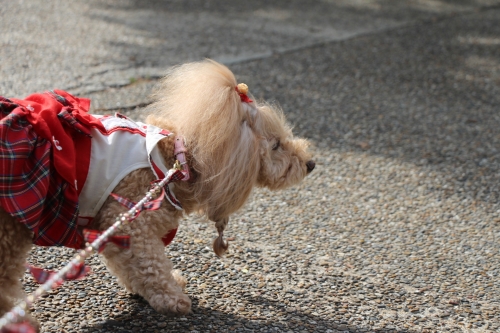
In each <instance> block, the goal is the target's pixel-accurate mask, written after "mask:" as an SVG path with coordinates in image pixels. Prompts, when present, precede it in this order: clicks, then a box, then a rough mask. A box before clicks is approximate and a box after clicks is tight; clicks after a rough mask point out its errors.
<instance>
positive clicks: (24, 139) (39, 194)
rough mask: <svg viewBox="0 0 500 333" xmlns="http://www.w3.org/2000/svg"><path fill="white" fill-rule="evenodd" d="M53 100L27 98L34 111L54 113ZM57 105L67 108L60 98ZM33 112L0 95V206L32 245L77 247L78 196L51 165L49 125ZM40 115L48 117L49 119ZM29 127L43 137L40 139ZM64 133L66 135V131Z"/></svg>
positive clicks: (79, 238)
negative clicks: (28, 232)
mask: <svg viewBox="0 0 500 333" xmlns="http://www.w3.org/2000/svg"><path fill="white" fill-rule="evenodd" d="M66 94H67V93H66ZM54 95H57V94H56V93H55V92H52V93H51V95H47V94H36V95H32V96H30V97H31V98H32V100H34V101H33V102H32V104H33V105H35V106H36V107H38V108H40V105H41V106H45V105H46V104H49V105H50V106H51V107H55V109H54V110H51V111H53V112H54V113H58V112H59V111H61V109H62V108H63V107H64V105H63V104H60V103H58V102H54V100H53V97H50V96H54ZM67 95H69V94H67ZM33 96H35V97H36V98H35V97H33ZM69 96H71V95H69ZM47 99H50V100H52V102H50V101H48V102H47ZM57 100H58V101H63V102H64V104H67V103H69V102H68V101H67V100H66V99H65V98H64V97H63V96H59V97H58V98H57ZM29 101H31V100H29ZM29 101H28V102H29ZM35 101H36V102H35ZM28 102H26V103H28ZM44 102H47V103H46V104H43V103H44ZM33 110H35V108H34V107H32V106H31V104H27V105H24V106H23V105H20V104H19V103H14V102H12V101H11V100H9V99H6V98H4V97H1V96H0V117H1V120H0V206H2V208H3V209H4V210H5V211H6V212H8V213H9V214H10V215H12V216H13V217H15V218H16V219H17V220H19V222H21V223H23V224H25V225H26V226H27V227H28V228H30V229H31V231H33V233H34V236H33V243H34V244H37V245H56V246H68V247H73V248H80V247H81V246H82V245H83V237H82V235H81V234H80V233H78V230H77V223H76V220H77V215H78V193H77V191H76V189H75V188H74V187H73V186H70V185H69V184H68V182H67V181H66V180H65V179H64V178H63V177H62V176H61V173H60V172H58V170H57V168H56V166H55V165H54V161H53V158H52V155H53V152H52V142H51V141H50V139H48V138H50V133H51V132H50V122H49V121H48V120H46V119H45V118H44V116H41V115H39V114H37V113H36V112H33ZM44 111H45V113H46V114H48V116H49V118H50V117H51V116H52V113H47V112H46V111H47V110H46V109H44ZM37 117H39V118H37ZM33 119H40V121H38V122H37V121H33ZM55 119H57V117H56V118H55ZM56 121H57V120H56ZM33 124H36V125H37V126H39V128H41V130H40V132H43V133H44V134H45V135H44V136H42V135H39V133H38V131H36V130H35V125H33ZM40 124H43V126H44V127H42V126H41V125H40ZM57 126H60V125H57V124H56V127H57ZM37 128H38V127H37ZM63 131H64V130H63ZM67 131H69V133H71V129H68V130H67ZM63 133H64V132H63ZM68 135H70V136H71V134H68ZM54 144H56V142H54ZM61 144H62V143H61ZM68 153H70V152H69V151H68ZM65 163H68V162H66V161H65ZM74 163H75V162H74V161H73V165H74ZM73 168H74V166H73ZM59 171H60V170H59ZM69 172H70V173H71V172H73V173H75V172H74V170H73V171H72V170H69Z"/></svg>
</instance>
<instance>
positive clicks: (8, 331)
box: [0, 322, 36, 333]
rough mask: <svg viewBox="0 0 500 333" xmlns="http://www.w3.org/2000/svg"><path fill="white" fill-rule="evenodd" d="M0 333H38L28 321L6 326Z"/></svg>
mask: <svg viewBox="0 0 500 333" xmlns="http://www.w3.org/2000/svg"><path fill="white" fill-rule="evenodd" d="M0 333H36V330H35V329H34V328H33V327H32V326H31V325H30V324H29V323H28V322H22V323H14V324H8V325H6V326H4V327H3V328H2V329H1V330H0Z"/></svg>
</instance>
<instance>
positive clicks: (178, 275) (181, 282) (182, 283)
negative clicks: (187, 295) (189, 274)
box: [172, 269, 187, 290]
mask: <svg viewBox="0 0 500 333" xmlns="http://www.w3.org/2000/svg"><path fill="white" fill-rule="evenodd" d="M172 277H173V278H174V280H175V282H177V284H178V285H179V286H180V287H181V288H182V290H184V288H186V285H187V279H186V278H185V277H184V276H182V273H181V271H180V270H178V269H174V270H173V271H172Z"/></svg>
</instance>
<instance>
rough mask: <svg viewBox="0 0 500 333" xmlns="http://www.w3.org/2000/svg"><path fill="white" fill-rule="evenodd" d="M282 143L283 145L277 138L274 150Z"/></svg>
mask: <svg viewBox="0 0 500 333" xmlns="http://www.w3.org/2000/svg"><path fill="white" fill-rule="evenodd" d="M280 145H281V142H280V140H276V143H275V144H274V145H273V150H276V149H278V148H279V147H280Z"/></svg>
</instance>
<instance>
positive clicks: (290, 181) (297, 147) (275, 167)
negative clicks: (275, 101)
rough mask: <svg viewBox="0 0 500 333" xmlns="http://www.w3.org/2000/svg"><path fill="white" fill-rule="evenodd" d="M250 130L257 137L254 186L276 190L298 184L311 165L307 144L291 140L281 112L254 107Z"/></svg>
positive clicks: (258, 105)
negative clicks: (256, 172)
mask: <svg viewBox="0 0 500 333" xmlns="http://www.w3.org/2000/svg"><path fill="white" fill-rule="evenodd" d="M254 107H255V116H254V118H255V121H254V123H253V128H254V131H255V134H256V135H257V136H258V137H259V138H260V142H259V143H260V165H259V175H258V178H257V184H258V185H259V186H264V187H267V188H269V189H271V190H280V189H284V188H287V187H290V186H292V185H295V184H297V183H299V182H300V181H302V179H303V178H304V177H305V176H306V175H307V174H308V173H310V172H311V171H312V170H313V169H314V167H315V163H314V161H313V160H312V159H311V155H310V154H309V153H308V151H307V148H308V146H309V142H308V141H307V140H305V139H302V138H296V137H294V135H293V133H292V130H291V128H290V127H289V125H288V124H287V122H286V119H285V116H284V114H283V112H282V111H281V110H280V109H279V108H277V107H273V106H271V105H269V104H256V105H255V106H254Z"/></svg>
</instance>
